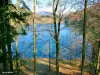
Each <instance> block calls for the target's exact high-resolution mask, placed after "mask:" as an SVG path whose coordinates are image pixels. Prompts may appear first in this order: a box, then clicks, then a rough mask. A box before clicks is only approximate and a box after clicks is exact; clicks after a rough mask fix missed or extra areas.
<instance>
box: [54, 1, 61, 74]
mask: <svg viewBox="0 0 100 75" xmlns="http://www.w3.org/2000/svg"><path fill="white" fill-rule="evenodd" d="M55 2H56V1H55V0H53V21H54V31H55V32H54V33H55V35H54V38H55V42H56V75H59V50H60V46H59V31H60V28H59V27H60V21H59V22H58V29H57V23H56V11H57V8H58V4H59V0H57V3H56V5H55ZM57 30H58V31H57Z"/></svg>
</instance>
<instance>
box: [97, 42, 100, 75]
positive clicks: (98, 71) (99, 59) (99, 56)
mask: <svg viewBox="0 0 100 75" xmlns="http://www.w3.org/2000/svg"><path fill="white" fill-rule="evenodd" d="M97 75H100V41H99V45H98V62H97Z"/></svg>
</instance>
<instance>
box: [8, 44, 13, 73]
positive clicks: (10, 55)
mask: <svg viewBox="0 0 100 75" xmlns="http://www.w3.org/2000/svg"><path fill="white" fill-rule="evenodd" d="M7 46H8V56H9V63H10V71H11V72H13V62H12V52H11V43H9V44H7Z"/></svg>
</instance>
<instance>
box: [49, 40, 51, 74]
mask: <svg viewBox="0 0 100 75" xmlns="http://www.w3.org/2000/svg"><path fill="white" fill-rule="evenodd" d="M50 52H51V48H50V39H49V72H50V71H51V62H50V59H51V55H50Z"/></svg>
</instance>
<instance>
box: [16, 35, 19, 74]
mask: <svg viewBox="0 0 100 75" xmlns="http://www.w3.org/2000/svg"><path fill="white" fill-rule="evenodd" d="M18 60H19V56H18V36H16V69H17V73H18V72H19V63H18Z"/></svg>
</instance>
